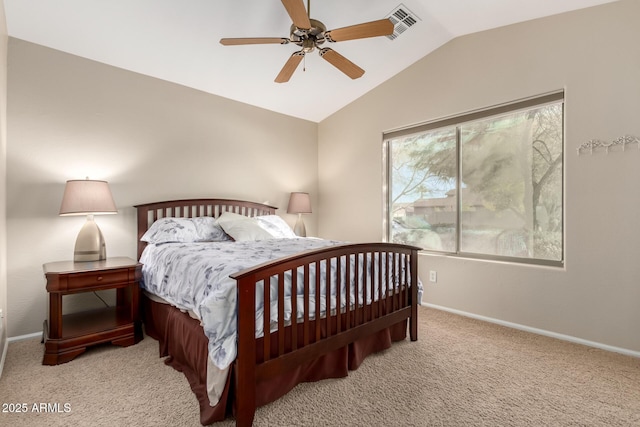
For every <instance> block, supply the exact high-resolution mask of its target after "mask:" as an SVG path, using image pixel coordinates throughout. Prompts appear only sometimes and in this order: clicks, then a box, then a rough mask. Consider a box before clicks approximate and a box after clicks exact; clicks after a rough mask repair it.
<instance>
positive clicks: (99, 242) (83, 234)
mask: <svg viewBox="0 0 640 427" xmlns="http://www.w3.org/2000/svg"><path fill="white" fill-rule="evenodd" d="M103 259H107V246H106V244H105V242H104V237H103V236H102V232H101V231H100V228H98V224H96V223H95V221H94V220H93V215H87V222H85V223H84V225H83V226H82V229H81V230H80V233H78V237H77V238H76V247H75V250H74V252H73V260H74V261H75V262H85V261H100V260H103Z"/></svg>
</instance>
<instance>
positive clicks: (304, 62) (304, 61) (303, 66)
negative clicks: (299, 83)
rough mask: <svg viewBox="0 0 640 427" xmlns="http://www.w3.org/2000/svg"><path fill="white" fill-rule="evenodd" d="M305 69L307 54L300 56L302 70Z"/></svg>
mask: <svg viewBox="0 0 640 427" xmlns="http://www.w3.org/2000/svg"><path fill="white" fill-rule="evenodd" d="M305 71H307V55H305V56H303V57H302V72H303V73H304V72H305Z"/></svg>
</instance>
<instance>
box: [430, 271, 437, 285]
mask: <svg viewBox="0 0 640 427" xmlns="http://www.w3.org/2000/svg"><path fill="white" fill-rule="evenodd" d="M429 281H430V282H433V283H436V282H437V281H438V273H436V272H435V271H434V270H430V271H429Z"/></svg>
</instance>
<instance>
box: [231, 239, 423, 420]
mask: <svg viewBox="0 0 640 427" xmlns="http://www.w3.org/2000/svg"><path fill="white" fill-rule="evenodd" d="M417 251H418V248H416V247H413V246H407V245H399V244H391V243H368V244H349V245H339V246H332V247H329V248H324V249H319V250H315V251H310V252H305V253H303V254H298V255H295V256H291V257H288V258H283V259H280V260H277V261H274V262H270V263H266V264H263V265H260V266H257V267H254V268H251V269H248V270H245V271H242V272H239V273H237V274H234V275H232V277H233V278H234V279H236V280H237V282H238V356H237V359H236V362H235V363H236V371H235V372H236V378H235V381H236V393H237V395H238V396H241V398H239V399H237V401H236V403H237V407H236V420H237V425H239V426H250V425H251V424H252V422H253V418H254V414H255V410H256V384H257V383H258V382H259V381H263V380H266V379H269V378H272V377H275V376H277V375H280V374H282V373H284V372H287V371H289V370H291V369H292V367H295V366H298V365H299V364H301V363H304V362H305V361H309V360H312V359H314V358H317V357H319V356H321V355H323V354H326V353H328V352H330V351H333V350H335V349H338V348H341V347H344V346H347V345H349V344H350V343H353V342H354V341H356V340H357V339H358V338H361V337H364V336H368V335H371V334H373V333H375V332H377V331H379V330H382V329H384V328H387V327H389V326H391V325H394V324H397V323H398V322H402V321H404V320H406V319H409V334H410V338H411V340H412V341H415V340H417V339H418V331H417V315H418V310H417V305H418V286H417V284H418V277H417V259H418V256H417ZM330 267H333V268H330ZM326 271H330V274H326ZM292 272H295V274H292ZM315 272H321V274H315ZM286 281H290V283H291V289H297V290H298V291H297V292H290V295H286V291H285V289H286V287H285V282H286ZM267 283H269V284H270V285H269V286H265V284H267ZM337 290H340V291H337ZM257 298H262V299H263V300H264V316H263V319H264V321H263V325H262V326H263V330H264V331H269V330H271V331H272V332H271V333H270V334H269V333H265V334H264V337H263V339H262V340H260V341H257V340H256V337H255V335H256V333H255V331H256V299H257ZM276 301H277V304H276V306H277V310H278V315H277V319H278V320H277V322H275V324H272V323H271V322H270V318H271V313H270V309H271V308H270V307H271V306H272V303H275V302H276ZM285 305H287V306H290V308H291V317H290V319H291V320H290V321H289V322H285V315H284V314H285V312H284V307H285ZM310 313H314V314H315V313H320V315H319V316H315V315H310ZM257 342H261V348H258V346H257Z"/></svg>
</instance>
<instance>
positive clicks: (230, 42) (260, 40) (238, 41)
mask: <svg viewBox="0 0 640 427" xmlns="http://www.w3.org/2000/svg"><path fill="white" fill-rule="evenodd" d="M287 43H289V39H285V38H283V37H253V38H235V39H234V38H231V39H220V44H223V45H225V46H237V45H243V44H287Z"/></svg>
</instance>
